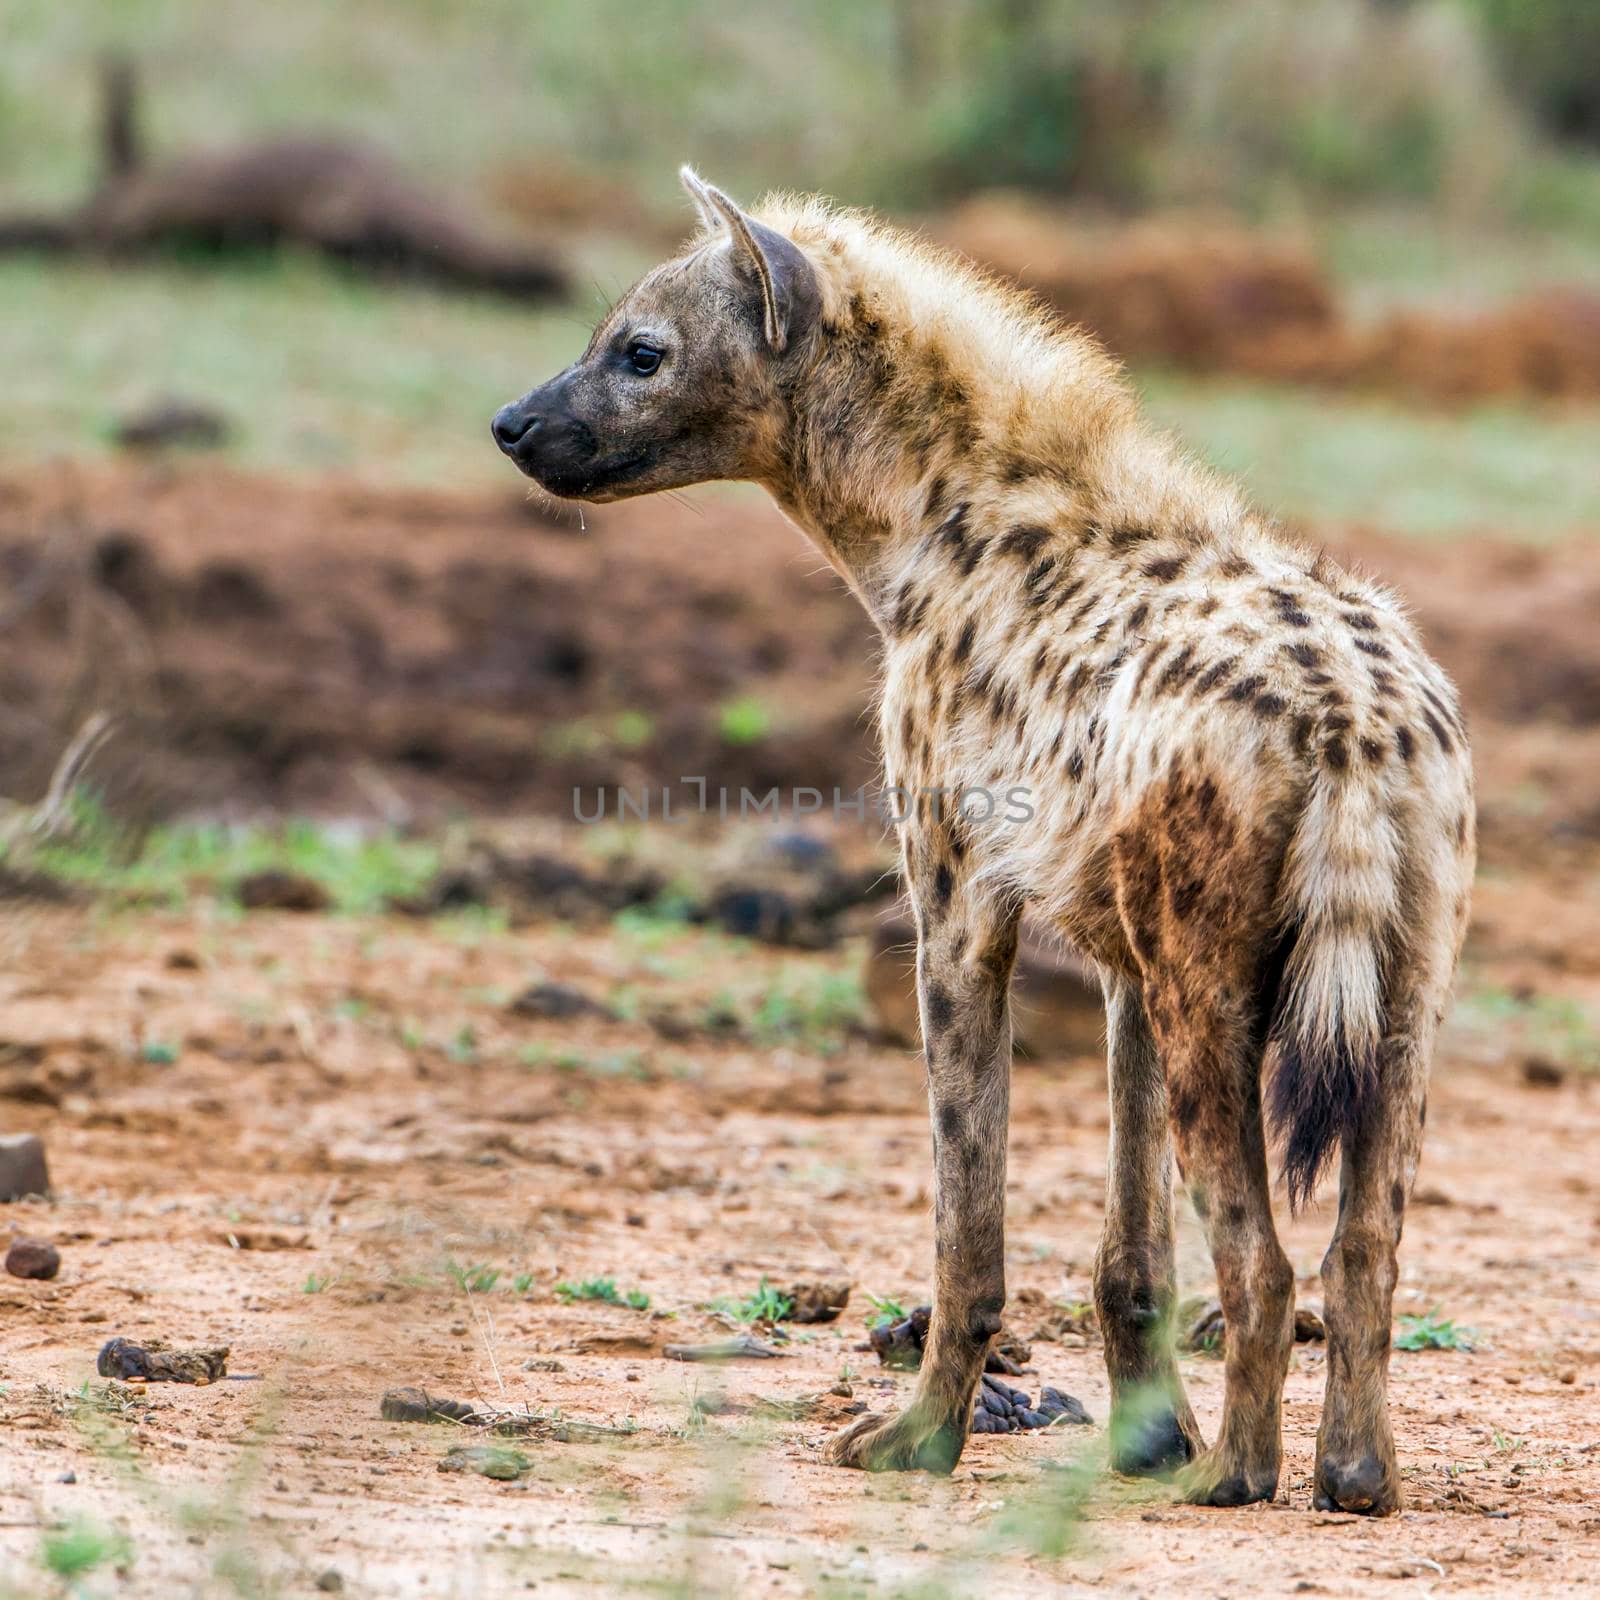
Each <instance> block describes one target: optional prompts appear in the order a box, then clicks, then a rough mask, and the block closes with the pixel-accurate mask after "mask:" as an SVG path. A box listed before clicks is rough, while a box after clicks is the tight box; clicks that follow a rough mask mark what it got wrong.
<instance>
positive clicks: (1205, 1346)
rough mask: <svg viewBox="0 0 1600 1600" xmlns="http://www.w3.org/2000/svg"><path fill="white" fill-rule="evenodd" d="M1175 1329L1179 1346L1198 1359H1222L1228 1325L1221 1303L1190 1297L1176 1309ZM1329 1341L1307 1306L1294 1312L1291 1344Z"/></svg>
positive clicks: (1203, 1297) (1318, 1317)
mask: <svg viewBox="0 0 1600 1600" xmlns="http://www.w3.org/2000/svg"><path fill="white" fill-rule="evenodd" d="M1178 1326H1179V1327H1180V1328H1181V1329H1182V1330H1183V1332H1182V1335H1181V1336H1180V1338H1179V1341H1178V1342H1179V1346H1180V1348H1182V1349H1184V1350H1193V1351H1196V1352H1198V1353H1199V1354H1201V1355H1208V1356H1215V1355H1221V1353H1222V1347H1223V1345H1224V1344H1225V1343H1226V1342H1227V1337H1228V1325H1227V1322H1226V1321H1225V1320H1224V1318H1223V1315H1222V1302H1221V1301H1220V1300H1216V1299H1207V1298H1206V1297H1205V1296H1204V1295H1191V1296H1190V1298H1189V1299H1187V1300H1185V1301H1184V1302H1183V1304H1182V1305H1180V1306H1179V1307H1178ZM1327 1337H1328V1329H1327V1326H1326V1324H1325V1323H1324V1322H1323V1320H1322V1318H1321V1317H1320V1316H1319V1315H1318V1314H1317V1313H1316V1312H1315V1311H1313V1310H1312V1309H1311V1307H1310V1306H1296V1307H1295V1309H1294V1342H1295V1343H1296V1344H1321V1343H1323V1342H1324V1341H1325V1340H1326V1339H1327Z"/></svg>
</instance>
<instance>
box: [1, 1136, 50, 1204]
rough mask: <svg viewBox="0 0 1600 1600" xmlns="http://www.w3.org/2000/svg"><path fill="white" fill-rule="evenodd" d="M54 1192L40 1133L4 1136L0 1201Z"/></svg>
mask: <svg viewBox="0 0 1600 1600" xmlns="http://www.w3.org/2000/svg"><path fill="white" fill-rule="evenodd" d="M49 1192H50V1169H49V1167H48V1166H47V1165H46V1164H45V1159H44V1140H43V1139H41V1138H40V1137H39V1135H38V1134H36V1133H7V1134H0V1200H21V1199H23V1198H24V1197H25V1196H27V1195H30V1194H48V1193H49Z"/></svg>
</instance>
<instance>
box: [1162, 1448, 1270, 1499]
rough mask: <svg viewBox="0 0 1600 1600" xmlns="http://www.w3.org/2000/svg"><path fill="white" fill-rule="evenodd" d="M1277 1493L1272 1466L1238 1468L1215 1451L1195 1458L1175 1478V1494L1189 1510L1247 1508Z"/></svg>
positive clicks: (1208, 1451) (1206, 1452)
mask: <svg viewBox="0 0 1600 1600" xmlns="http://www.w3.org/2000/svg"><path fill="white" fill-rule="evenodd" d="M1277 1492H1278V1468H1277V1466H1276V1464H1275V1463H1274V1464H1267V1465H1262V1466H1260V1467H1254V1466H1240V1465H1238V1464H1237V1463H1236V1462H1235V1461H1230V1460H1229V1459H1228V1458H1227V1457H1226V1456H1224V1455H1223V1454H1221V1453H1220V1452H1219V1451H1216V1450H1207V1451H1205V1452H1204V1453H1203V1454H1201V1455H1199V1456H1196V1457H1195V1459H1194V1460H1193V1461H1192V1462H1190V1463H1189V1465H1188V1466H1187V1467H1185V1468H1184V1469H1183V1471H1182V1472H1180V1473H1179V1474H1178V1493H1179V1495H1180V1497H1181V1498H1183V1499H1184V1500H1187V1501H1188V1502H1189V1504H1190V1505H1192V1506H1248V1505H1254V1504H1255V1502H1256V1501H1258V1500H1271V1499H1272V1498H1273V1496H1274V1495H1276V1494H1277Z"/></svg>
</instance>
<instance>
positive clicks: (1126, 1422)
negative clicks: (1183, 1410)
mask: <svg viewBox="0 0 1600 1600" xmlns="http://www.w3.org/2000/svg"><path fill="white" fill-rule="evenodd" d="M1196 1449H1197V1445H1196V1443H1195V1441H1194V1440H1193V1439H1191V1438H1190V1437H1189V1435H1188V1434H1187V1433H1185V1432H1184V1431H1183V1427H1182V1425H1181V1424H1180V1423H1179V1421H1178V1415H1177V1413H1176V1412H1175V1411H1158V1412H1154V1413H1150V1414H1146V1415H1144V1416H1140V1417H1132V1418H1129V1417H1124V1418H1121V1419H1119V1418H1117V1417H1113V1418H1112V1419H1111V1469H1112V1471H1113V1472H1121V1473H1125V1474H1126V1475H1127V1476H1128V1477H1130V1478H1153V1477H1159V1476H1161V1475H1162V1474H1163V1473H1167V1472H1172V1471H1175V1470H1176V1469H1177V1468H1178V1467H1181V1466H1182V1465H1183V1464H1184V1462H1186V1461H1189V1460H1191V1459H1192V1458H1193V1456H1194V1454H1195V1451H1196Z"/></svg>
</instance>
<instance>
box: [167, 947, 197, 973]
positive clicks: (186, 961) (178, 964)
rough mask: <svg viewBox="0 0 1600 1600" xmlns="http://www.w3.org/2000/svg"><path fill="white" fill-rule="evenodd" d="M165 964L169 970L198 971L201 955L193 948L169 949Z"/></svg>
mask: <svg viewBox="0 0 1600 1600" xmlns="http://www.w3.org/2000/svg"><path fill="white" fill-rule="evenodd" d="M165 965H166V969H167V971H168V972H198V971H199V970H200V957H199V956H197V955H196V954H195V953H194V951H193V950H169V951H168V952H167V959H166V963H165Z"/></svg>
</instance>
